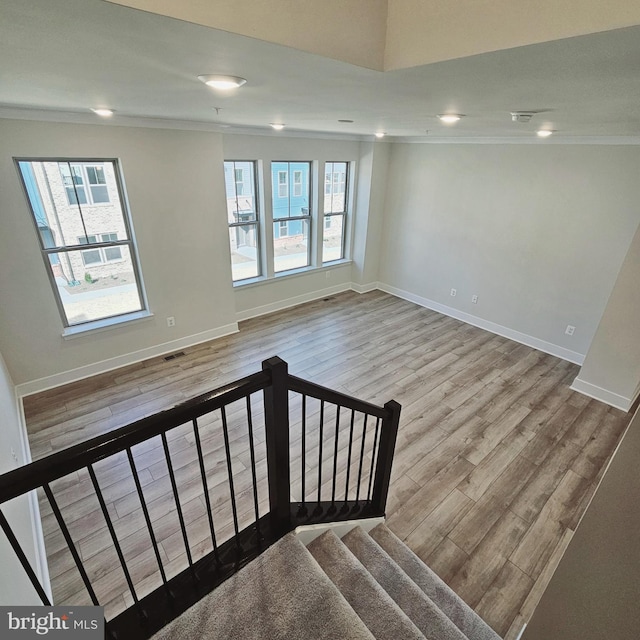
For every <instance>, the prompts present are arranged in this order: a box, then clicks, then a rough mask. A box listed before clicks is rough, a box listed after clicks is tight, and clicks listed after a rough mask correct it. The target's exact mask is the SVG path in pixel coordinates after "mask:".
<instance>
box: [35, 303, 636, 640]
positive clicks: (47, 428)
mask: <svg viewBox="0 0 640 640" xmlns="http://www.w3.org/2000/svg"><path fill="white" fill-rule="evenodd" d="M185 352H186V353H185V355H184V356H183V357H180V358H176V359H174V360H171V361H168V362H167V361H165V360H164V359H163V358H155V359H152V360H148V361H146V362H143V363H139V364H136V365H132V366H130V367H125V368H122V369H119V370H117V371H113V372H110V373H107V374H103V375H99V376H95V377H92V378H89V379H87V380H83V381H80V382H77V383H73V384H70V385H67V386H65V387H61V388H57V389H53V390H50V391H46V392H43V393H40V394H37V395H33V396H30V397H28V398H25V399H24V409H25V415H26V418H27V429H28V433H29V440H30V444H31V448H32V453H33V457H34V459H36V458H40V457H43V456H45V455H47V454H48V453H50V452H53V451H58V450H60V449H62V448H65V447H67V446H70V445H72V444H75V443H77V442H81V441H83V440H85V439H87V438H90V437H92V436H95V435H98V434H100V433H103V432H105V431H107V430H110V429H113V428H116V427H119V426H122V425H125V424H128V423H130V422H132V421H134V420H136V419H138V418H140V417H143V416H145V415H149V414H151V413H155V412H157V411H160V410H162V409H165V408H168V407H171V406H173V405H174V404H176V403H178V402H180V401H182V400H185V399H187V398H189V397H192V396H194V395H197V394H199V393H202V392H204V391H207V390H209V389H212V388H215V387H218V386H221V385H222V384H225V383H227V382H231V381H233V380H236V379H238V378H240V377H242V376H245V375H248V374H250V373H253V372H254V371H257V370H258V369H259V368H260V363H261V361H262V360H263V359H266V358H268V357H271V356H272V355H279V356H281V357H282V358H283V359H284V360H286V361H287V362H288V363H289V370H290V371H291V372H292V373H293V374H295V375H298V376H300V377H303V378H307V379H310V380H312V381H314V382H318V383H320V384H323V385H325V386H328V387H332V388H335V389H338V390H341V391H344V392H346V393H349V394H351V395H354V396H356V397H359V398H361V399H363V400H368V401H371V402H374V403H377V404H383V403H384V402H386V401H387V400H390V399H392V398H393V399H395V400H397V401H398V402H400V403H401V404H402V418H401V425H400V431H399V436H398V443H397V447H396V456H395V460H394V470H393V477H392V483H391V490H390V497H389V504H388V511H387V513H388V525H389V526H390V528H391V529H392V530H393V531H394V532H395V533H396V534H397V535H398V536H399V537H401V538H402V539H403V540H405V541H406V542H407V544H408V545H409V546H410V547H411V548H412V549H413V550H414V551H415V552H416V553H417V554H418V555H419V556H420V557H421V558H423V559H424V560H425V561H426V562H427V564H428V565H429V566H431V567H432V568H433V569H434V570H435V571H436V572H437V573H438V574H439V575H440V576H441V577H442V578H443V579H444V580H446V581H447V582H448V583H449V584H450V585H451V586H452V587H453V589H454V590H455V591H456V592H457V593H459V594H460V596H461V597H462V598H463V599H464V600H465V601H466V602H467V603H468V604H469V605H471V606H472V607H473V608H475V610H476V611H477V612H478V613H479V614H480V615H481V616H482V617H483V618H484V619H485V620H486V621H487V622H488V623H489V624H490V625H491V626H492V627H493V628H494V629H495V630H496V631H497V632H498V633H499V634H500V635H501V636H502V637H506V638H508V639H509V640H514V639H515V638H516V636H517V634H518V632H519V631H520V629H521V627H522V624H523V622H526V621H527V620H528V619H529V617H530V616H531V614H532V612H533V609H534V607H535V606H536V604H537V602H538V600H539V598H540V597H541V595H542V592H543V590H544V588H545V586H546V584H547V583H548V581H549V579H550V577H551V575H552V573H553V571H554V570H555V567H556V566H557V564H558V562H559V560H560V558H561V557H562V554H563V553H564V550H565V549H566V547H567V545H568V544H569V542H570V541H571V537H572V535H573V532H574V531H575V529H576V526H577V524H578V522H579V520H580V518H581V516H582V514H583V513H584V510H585V508H586V506H587V504H588V502H589V500H590V498H591V496H592V495H593V492H594V490H595V488H596V486H597V484H598V481H599V480H600V478H601V476H602V474H603V472H604V469H605V468H606V465H607V462H608V460H609V459H610V456H611V455H612V452H613V451H614V449H615V446H616V444H617V442H618V441H619V439H620V437H621V435H622V433H623V431H624V429H625V427H626V425H627V423H628V421H629V418H630V416H629V415H628V414H625V413H623V412H621V411H617V410H615V409H612V408H610V407H608V406H606V405H603V404H601V403H599V402H597V401H595V400H590V399H589V398H586V397H585V396H582V395H580V394H578V393H575V392H573V391H571V390H570V388H569V385H570V383H571V382H572V380H573V378H574V377H575V376H576V375H577V372H578V368H577V367H576V366H575V365H572V364H570V363H567V362H564V361H562V360H559V359H558V358H555V357H553V356H550V355H547V354H544V353H541V352H539V351H536V350H534V349H531V348H529V347H526V346H523V345H520V344H517V343H514V342H511V341H509V340H507V339H505V338H502V337H499V336H495V335H493V334H490V333H487V332H485V331H483V330H481V329H478V328H475V327H472V326H469V325H466V324H463V323H461V322H459V321H457V320H454V319H451V318H448V317H446V316H443V315H440V314H438V313H435V312H432V311H429V310H426V309H423V308H421V307H418V306H416V305H414V304H412V303H409V302H406V301H403V300H400V299H398V298H395V297H393V296H390V295H387V294H383V293H381V292H372V293H369V294H365V295H358V294H355V293H345V294H340V295H337V296H334V297H332V298H329V299H326V300H320V301H316V302H313V303H309V304H306V305H302V306H299V307H296V308H293V309H290V310H286V311H283V312H279V313H275V314H272V315H269V316H265V317H261V318H257V319H253V320H248V321H245V322H243V323H241V325H240V332H239V333H237V334H234V335H232V336H228V337H226V338H222V339H219V340H215V341H212V342H208V343H205V344H202V345H199V346H196V347H193V348H190V349H186V350H185ZM296 403H297V404H296ZM293 406H294V408H295V411H298V410H299V401H297V400H296V399H294V401H293ZM253 410H254V429H255V437H256V451H255V456H256V461H257V465H256V474H257V478H258V483H259V484H260V480H261V479H263V478H265V477H266V466H265V453H264V428H263V424H262V410H261V405H260V401H259V398H258V399H257V400H256V401H255V403H254V408H253ZM307 411H308V413H309V415H315V414H317V411H318V409H317V407H315V408H314V407H307ZM219 422H220V420H219V418H217V417H211V419H210V420H209V422H208V423H207V422H206V421H205V423H204V424H203V426H202V427H201V428H202V434H203V441H202V446H203V449H204V452H205V459H206V466H207V478H208V483H209V487H210V495H211V496H212V503H213V504H212V506H213V512H214V519H215V521H216V523H217V524H216V526H217V527H218V529H217V530H216V532H215V533H216V535H217V537H218V540H219V541H220V540H224V539H226V538H227V537H228V536H229V535H231V533H232V527H231V522H232V517H231V511H230V501H229V498H228V494H227V489H226V485H224V482H225V480H226V477H227V475H226V473H227V471H226V460H225V455H224V449H223V446H222V442H221V440H222V436H221V433H220V424H219ZM245 422H246V420H245ZM329 422H330V420H329ZM229 428H230V444H231V451H232V456H233V474H234V481H235V482H236V492H237V494H238V504H239V517H240V524H241V526H242V524H243V523H249V522H250V521H251V519H252V517H253V514H254V510H255V507H254V500H253V489H252V487H253V484H252V478H251V473H250V457H249V452H248V447H247V436H246V428H245V427H244V426H243V413H242V407H238V408H232V409H231V410H230V414H229ZM333 433H334V432H332V431H331V429H330V428H328V429H326V431H325V434H324V440H325V443H326V444H327V446H326V447H325V448H324V450H325V451H327V450H330V449H331V446H330V445H331V443H333V442H334V440H333V437H334V435H333ZM300 437H301V436H300V424H299V420H297V421H296V420H293V422H292V444H291V451H292V456H293V458H299V456H300V452H301V444H300ZM357 437H358V436H356V438H357ZM318 447H319V439H318V436H317V434H315V436H314V435H313V434H310V435H309V437H308V442H307V444H306V451H307V456H306V461H305V470H306V472H307V475H306V476H305V478H307V484H306V487H305V493H306V495H307V496H312V495H316V492H317V489H318V487H317V484H318V479H317V469H318V458H317V451H318ZM169 448H170V450H171V454H172V459H175V464H176V481H177V483H178V486H179V488H180V496H181V507H182V512H183V517H184V520H185V522H186V523H187V531H188V536H189V540H190V542H191V543H192V545H193V546H194V547H195V551H194V556H195V557H199V556H201V555H203V554H204V553H207V552H208V551H209V550H210V549H211V540H210V536H209V533H210V532H209V523H208V519H207V517H206V510H205V502H204V496H203V491H202V488H201V482H200V478H199V476H198V475H196V474H197V470H196V469H195V468H194V465H195V464H196V458H195V453H194V435H193V431H192V430H191V429H190V426H189V425H184V426H182V427H180V428H177V429H175V430H173V431H172V432H170V434H169ZM340 450H341V452H342V457H341V458H339V460H340V463H339V465H338V473H339V478H340V482H344V478H345V475H346V467H347V464H346V462H345V457H344V455H343V453H344V451H343V450H344V444H341V445H340ZM330 454H331V452H329V454H326V455H325V454H323V465H322V466H323V467H325V466H327V465H328V466H327V470H326V472H325V473H324V475H323V478H325V479H326V478H328V477H330V472H331V471H332V462H331V460H332V458H329V457H326V456H329V455H330ZM331 455H332V454H331ZM134 458H135V465H136V468H137V470H138V472H139V474H140V482H141V484H142V486H143V492H144V495H145V499H146V500H147V502H148V506H149V512H150V517H151V519H152V521H153V524H154V530H155V531H156V535H157V538H158V541H159V553H160V556H161V559H162V563H163V565H164V566H165V568H166V572H167V574H168V575H169V576H170V575H173V574H175V573H177V572H178V571H180V570H181V569H182V568H183V567H184V566H185V563H186V554H185V551H184V544H183V540H182V534H181V533H180V529H179V526H178V518H177V513H176V507H175V504H173V502H172V499H171V489H170V484H169V475H168V470H167V465H166V462H165V461H164V457H163V452H162V446H161V442H160V441H159V439H155V440H154V441H151V442H149V443H145V444H143V445H140V446H139V447H136V448H135V450H134ZM366 466H367V465H365V468H366ZM96 474H97V476H98V481H99V483H100V486H101V488H102V489H103V491H104V494H105V501H106V503H107V508H108V511H109V514H110V516H111V517H112V519H113V522H114V527H115V529H116V531H117V533H118V536H119V537H120V539H121V541H122V549H123V553H124V555H125V557H126V558H127V559H128V561H129V562H130V563H131V568H132V578H133V580H134V583H135V584H136V588H138V589H139V592H140V593H141V594H144V593H145V591H148V590H150V589H152V588H153V587H154V586H155V585H156V584H157V581H158V579H159V573H158V564H157V561H156V557H155V555H154V553H153V550H152V548H151V546H150V543H149V537H148V535H147V534H146V527H145V524H144V520H143V519H142V514H141V513H140V506H139V505H140V503H139V501H138V498H137V494H136V492H135V485H134V482H133V479H132V475H131V472H130V468H129V464H128V461H127V459H126V456H124V455H120V456H114V457H113V458H112V459H109V460H106V461H103V462H101V463H99V464H98V465H96ZM302 474H303V469H302V465H301V464H300V465H299V464H296V463H295V462H294V465H293V468H292V478H293V481H294V485H295V486H294V493H295V492H296V491H297V492H298V494H299V492H300V490H301V486H300V480H301V477H302ZM366 480H367V478H366V469H365V477H364V478H363V483H364V485H365V489H366ZM326 484H327V482H326V480H323V487H321V490H322V491H323V492H325V491H327V490H330V489H331V487H330V486H324V485H326ZM222 487H225V489H224V490H223V489H222ZM53 488H54V493H55V495H56V499H57V501H58V502H59V504H60V506H61V508H62V510H63V513H64V515H65V518H66V519H67V520H68V522H69V528H70V530H71V534H72V536H73V538H74V540H75V541H76V543H77V545H78V548H79V552H80V554H81V556H82V558H83V560H84V561H85V563H86V565H87V569H88V573H89V575H90V577H91V579H92V581H93V582H94V584H95V588H96V591H97V592H98V593H99V596H100V598H101V600H104V601H106V602H109V606H108V608H107V617H111V615H114V614H115V613H117V612H118V611H119V610H121V609H122V608H123V607H124V606H127V605H129V604H130V603H131V596H130V594H129V592H128V590H127V588H126V584H125V582H124V577H123V575H122V571H121V570H119V569H118V560H117V556H116V554H115V552H114V551H113V550H112V548H111V545H110V541H109V534H108V531H107V528H106V525H105V521H104V518H103V517H102V515H101V512H100V509H99V505H98V503H97V500H96V498H95V495H94V494H93V492H92V488H91V484H90V480H89V477H88V474H87V473H86V471H84V472H77V473H75V474H72V475H71V476H69V477H66V478H63V479H61V480H60V481H58V482H56V483H54V487H53ZM324 495H325V494H324V493H323V496H324ZM258 498H259V508H260V509H261V510H264V508H265V503H266V500H267V496H266V495H265V492H264V490H263V487H262V486H260V489H259V496H258ZM41 509H42V518H43V529H44V532H45V538H46V546H47V554H48V557H49V562H50V568H51V576H52V584H53V590H54V595H55V599H56V602H58V603H65V602H69V603H71V602H73V603H74V604H83V603H89V601H88V596H87V594H86V592H85V591H84V589H83V587H82V583H81V582H80V578H79V575H78V573H77V571H76V570H75V568H74V566H73V561H72V559H71V556H70V554H69V553H68V552H67V551H66V550H65V548H64V540H63V537H62V534H61V533H60V530H59V528H58V526H57V524H56V522H55V519H54V516H53V514H52V511H51V509H50V507H49V505H48V504H47V503H46V501H45V500H41ZM220 523H222V525H220Z"/></svg>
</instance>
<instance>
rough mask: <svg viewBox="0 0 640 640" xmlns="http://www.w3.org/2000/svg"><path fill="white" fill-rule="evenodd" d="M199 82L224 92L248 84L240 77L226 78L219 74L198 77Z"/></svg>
mask: <svg viewBox="0 0 640 640" xmlns="http://www.w3.org/2000/svg"><path fill="white" fill-rule="evenodd" d="M198 80H200V81H201V82H204V83H205V84H206V85H207V86H208V87H213V88H214V89H221V90H222V91H229V90H230V89H237V88H238V87H241V86H242V85H243V84H245V83H246V80H245V79H244V78H241V77H240V76H224V75H219V74H218V75H204V76H198Z"/></svg>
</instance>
